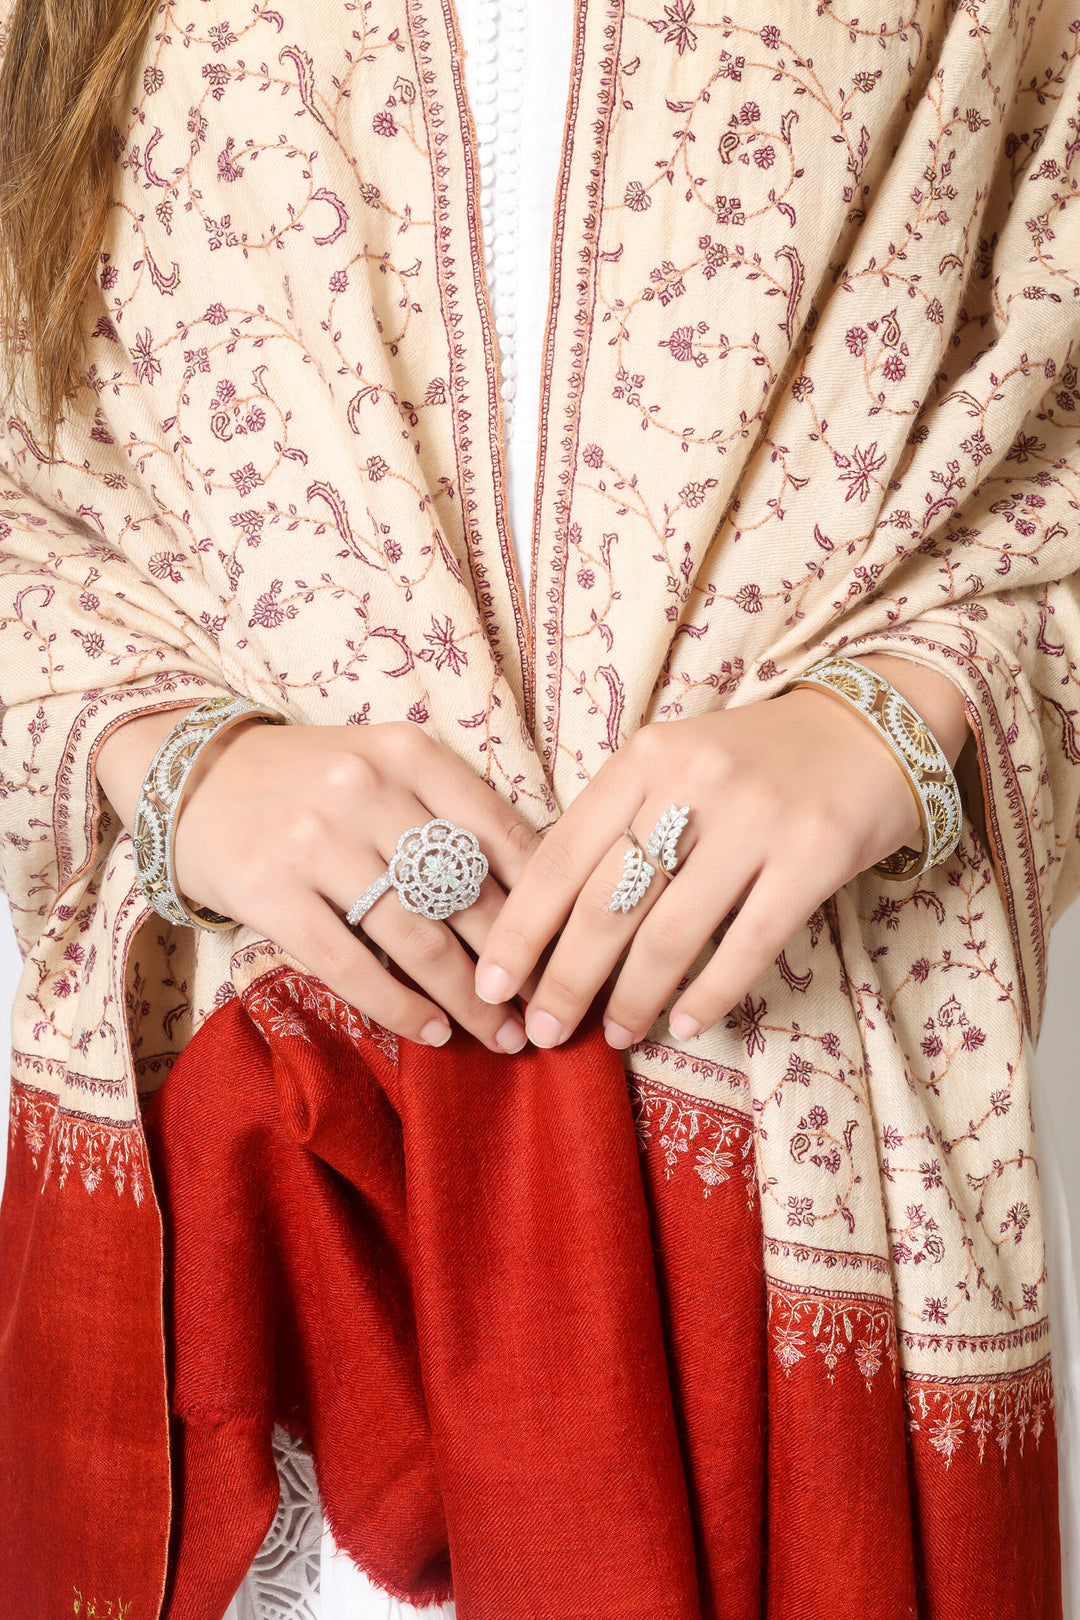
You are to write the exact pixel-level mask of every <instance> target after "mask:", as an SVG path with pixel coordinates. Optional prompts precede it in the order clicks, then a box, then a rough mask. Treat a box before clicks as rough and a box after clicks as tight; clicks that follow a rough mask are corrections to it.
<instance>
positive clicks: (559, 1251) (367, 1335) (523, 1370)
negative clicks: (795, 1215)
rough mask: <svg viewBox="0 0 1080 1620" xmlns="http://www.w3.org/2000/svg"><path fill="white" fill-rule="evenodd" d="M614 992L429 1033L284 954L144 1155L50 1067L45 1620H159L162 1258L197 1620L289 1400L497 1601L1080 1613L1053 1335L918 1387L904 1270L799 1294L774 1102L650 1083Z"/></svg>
mask: <svg viewBox="0 0 1080 1620" xmlns="http://www.w3.org/2000/svg"><path fill="white" fill-rule="evenodd" d="M597 1011H598V1009H597V1008H594V1010H593V1013H592V1015H591V1016H590V1018H589V1020H588V1021H587V1023H586V1024H584V1025H583V1026H582V1028H581V1029H580V1030H579V1031H578V1032H577V1034H576V1035H575V1037H574V1038H573V1040H572V1041H571V1042H569V1043H567V1045H566V1046H565V1047H564V1048H560V1049H556V1050H555V1051H553V1052H543V1051H539V1050H530V1049H526V1052H525V1053H524V1054H522V1055H520V1056H518V1057H515V1058H505V1059H502V1058H496V1057H495V1056H493V1055H490V1054H488V1053H487V1052H486V1050H485V1049H483V1048H482V1047H480V1046H479V1044H478V1043H477V1042H476V1041H475V1040H473V1039H472V1037H470V1036H468V1035H466V1034H464V1033H462V1032H459V1031H455V1034H454V1037H453V1038H452V1040H451V1042H450V1044H449V1046H448V1047H446V1048H443V1049H441V1050H440V1051H437V1052H436V1051H427V1050H426V1049H423V1048H420V1047H417V1046H416V1045H415V1044H413V1043H410V1042H402V1043H401V1044H400V1046H399V1045H398V1043H397V1042H396V1041H395V1040H394V1038H393V1037H392V1036H390V1035H388V1033H387V1032H386V1031H385V1030H382V1029H380V1027H379V1026H377V1025H372V1024H367V1023H365V1022H364V1021H362V1020H359V1019H358V1018H357V1016H356V1014H355V1012H352V1010H351V1009H348V1008H347V1007H346V1005H345V1004H344V1003H342V1002H341V1001H340V999H339V998H337V997H336V996H334V995H333V993H332V992H330V991H329V990H328V989H327V988H326V987H325V986H324V985H322V984H321V983H320V981H318V980H317V979H314V978H312V977H310V976H308V975H305V974H301V973H298V972H296V971H295V970H294V969H292V968H290V967H284V968H283V967H280V966H279V967H277V968H275V969H273V970H271V971H269V972H268V973H265V974H262V975H261V976H258V977H256V978H255V979H254V980H253V981H252V982H251V983H250V984H249V985H248V986H247V987H246V988H245V990H244V992H243V994H242V995H239V996H236V997H233V998H232V999H230V1000H229V1001H227V1002H226V1003H225V1004H224V1005H223V1006H221V1007H220V1008H218V1009H217V1010H216V1011H215V1012H214V1013H212V1014H211V1015H210V1017H209V1018H208V1019H207V1020H206V1021H205V1022H204V1023H203V1025H202V1026H201V1027H200V1029H199V1031H198V1032H197V1034H196V1035H195V1036H194V1037H193V1038H192V1040H191V1041H190V1042H189V1043H188V1045H187V1046H186V1047H185V1049H184V1050H183V1052H182V1053H181V1055H180V1057H179V1058H178V1059H177V1061H176V1063H175V1065H174V1067H173V1070H172V1072H171V1074H170V1076H169V1079H168V1081H167V1082H166V1084H165V1086H164V1087H163V1088H162V1089H161V1090H160V1091H159V1092H157V1093H156V1094H155V1095H154V1096H153V1097H152V1098H151V1099H150V1100H149V1102H148V1103H147V1105H146V1108H145V1111H144V1120H143V1124H144V1126H145V1132H146V1135H145V1143H144V1138H143V1136H142V1134H141V1133H140V1131H139V1130H138V1127H127V1128H121V1127H115V1128H114V1127H111V1126H110V1125H109V1124H108V1123H107V1122H101V1121H93V1122H92V1121H90V1120H88V1119H87V1120H82V1121H80V1120H79V1119H78V1118H77V1117H76V1116H74V1115H71V1114H70V1113H64V1114H63V1116H62V1117H61V1111H59V1110H58V1109H57V1105H56V1103H55V1100H54V1099H52V1098H50V1097H49V1096H48V1095H47V1094H46V1093H44V1092H41V1091H37V1092H35V1090H34V1088H33V1087H32V1086H31V1085H29V1084H27V1083H25V1082H22V1081H18V1082H17V1083H16V1098H15V1108H14V1113H13V1118H14V1120H15V1125H14V1129H15V1130H16V1132H17V1133H22V1134H23V1135H24V1136H25V1137H26V1139H27V1142H28V1145H29V1146H30V1147H31V1149H32V1150H33V1151H31V1152H20V1153H15V1154H12V1155H11V1168H10V1171H9V1178H8V1183H7V1188H6V1190H5V1205H6V1207H5V1211H4V1219H3V1221H0V1234H2V1247H0V1297H2V1298H3V1299H4V1301H5V1302H6V1305H7V1308H6V1311H5V1320H4V1334H5V1346H4V1354H3V1356H2V1357H0V1497H2V1500H3V1501H4V1503H5V1512H4V1515H3V1519H2V1523H3V1530H2V1537H3V1540H2V1546H0V1593H2V1594H4V1596H3V1598H2V1599H0V1613H2V1614H3V1616H4V1620H6V1617H7V1616H8V1615H11V1616H12V1620H14V1616H15V1615H16V1614H17V1615H18V1616H19V1617H20V1620H38V1617H40V1620H46V1617H48V1620H53V1617H54V1616H56V1615H57V1614H59V1613H62V1612H64V1613H66V1612H71V1611H70V1610H69V1608H68V1605H69V1604H70V1605H72V1608H73V1612H74V1613H75V1614H76V1615H83V1614H85V1615H88V1616H89V1615H93V1616H95V1617H96V1620H154V1617H155V1616H156V1615H157V1614H158V1612H159V1606H160V1602H161V1593H162V1575H163V1569H164V1564H165V1552H166V1543H167V1540H168V1535H169V1522H170V1515H171V1514H172V1502H171V1493H170V1442H169V1436H168V1434H167V1430H166V1415H165V1405H166V1403H165V1399H164V1394H165V1390H164V1380H163V1377H162V1333H161V1314H162V1313H161V1298H162V1296H161V1288H162V1279H163V1277H164V1278H167V1286H166V1290H165V1305H166V1329H167V1332H166V1343H167V1359H168V1389H169V1405H170V1407H171V1420H170V1421H171V1425H172V1430H173V1433H172V1445H171V1450H172V1468H173V1475H174V1479H173V1485H174V1487H175V1502H176V1507H175V1514H172V1517H173V1519H174V1523H173V1526H172V1531H173V1534H172V1547H171V1556H170V1559H169V1570H168V1599H167V1603H166V1607H165V1609H164V1610H163V1611H162V1612H163V1614H165V1615H167V1616H168V1620H220V1615H221V1613H222V1612H223V1610H224V1608H225V1606H226V1604H227V1602H228V1600H229V1598H230V1597H231V1595H232V1593H233V1591H234V1590H235V1587H236V1585H237V1584H238V1583H239V1581H240V1580H241V1579H242V1577H243V1575H244V1573H245V1571H246V1569H247V1567H248V1565H249V1563H250V1560H251V1558H252V1556H253V1554H254V1552H255V1551H256V1549H257V1548H258V1546H259V1544H260V1542H261V1540H262V1538H263V1536H264V1535H265V1533H266V1531H267V1529H268V1528H269V1526H270V1523H271V1522H272V1519H273V1515H274V1512H275V1509H276V1505H277V1494H278V1493H277V1479H276V1474H275V1472H274V1467H273V1458H272V1452H271V1436H272V1429H273V1424H274V1423H275V1422H280V1423H282V1424H283V1425H284V1426H285V1427H286V1428H288V1429H289V1430H290V1431H291V1432H292V1433H294V1434H299V1435H302V1436H303V1438H304V1439H305V1441H306V1442H307V1443H308V1444H309V1445H310V1446H311V1448H312V1452H313V1456H314V1461H315V1466H316V1473H317V1477H318V1480H319V1487H320V1492H321V1495H322V1498H323V1503H324V1508H325V1511H326V1514H327V1517H328V1520H329V1522H330V1524H331V1527H332V1528H333V1531H334V1534H335V1537H336V1539H337V1540H338V1542H339V1544H340V1545H342V1546H343V1547H345V1548H346V1549H347V1550H348V1551H349V1552H350V1553H351V1554H352V1556H353V1557H354V1558H355V1559H356V1561H357V1562H358V1563H359V1564H360V1565H361V1566H362V1567H364V1568H365V1569H367V1570H368V1572H369V1573H370V1574H371V1575H372V1576H373V1577H374V1578H375V1579H376V1580H377V1581H379V1582H381V1583H382V1584H383V1585H384V1586H385V1587H386V1588H387V1589H388V1590H390V1591H393V1592H395V1593H396V1594H397V1595H398V1596H400V1597H402V1598H406V1599H411V1600H413V1601H426V1600H429V1599H432V1598H440V1597H445V1596H448V1595H450V1593H451V1590H452V1591H453V1594H454V1596H455V1598H456V1601H457V1605H458V1612H459V1616H460V1620H472V1617H475V1616H480V1615H482V1616H483V1617H484V1620H502V1617H506V1620H511V1617H513V1620H521V1617H522V1616H526V1615H534V1616H541V1615H542V1616H544V1617H545V1620H571V1617H579V1616H580V1617H584V1616H586V1615H588V1616H590V1617H592V1620H596V1617H601V1620H602V1617H603V1616H605V1615H610V1616H615V1615H619V1616H625V1614H626V1613H627V1604H628V1603H630V1604H631V1606H632V1608H633V1610H634V1612H635V1613H639V1614H642V1615H649V1616H653V1617H656V1620H666V1617H670V1620H676V1617H678V1620H699V1617H701V1620H705V1617H721V1616H724V1617H727V1616H731V1617H736V1616H737V1617H747V1620H749V1617H750V1616H758V1615H764V1616H767V1617H768V1620H791V1617H793V1616H795V1615H811V1614H825V1613H828V1614H829V1615H830V1616H831V1617H834V1620H847V1617H849V1616H850V1617H851V1620H856V1617H858V1620H872V1617H875V1616H881V1617H885V1616H889V1617H892V1616H901V1615H903V1616H912V1617H914V1616H919V1617H923V1616H926V1617H932V1620H960V1617H961V1616H962V1617H963V1620H969V1617H970V1616H972V1615H975V1614H982V1615H985V1616H987V1617H989V1616H994V1617H998V1616H1004V1615H1009V1616H1010V1620H1012V1617H1017V1620H1036V1617H1037V1620H1057V1617H1059V1616H1060V1614H1061V1591H1060V1549H1059V1544H1058V1524H1057V1452H1056V1441H1055V1431H1054V1422H1053V1406H1052V1391H1051V1382H1050V1365H1049V1357H1048V1356H1046V1357H1044V1358H1043V1359H1042V1360H1040V1361H1038V1362H1037V1363H1036V1364H1035V1365H1034V1367H1031V1368H1029V1369H1028V1370H1027V1371H1025V1372H1022V1373H1018V1374H1016V1375H1010V1376H1005V1377H998V1378H995V1377H988V1378H984V1379H980V1378H979V1376H978V1371H977V1367H976V1366H973V1370H972V1372H971V1373H970V1374H968V1375H966V1376H965V1377H963V1378H962V1379H959V1378H947V1377H946V1378H941V1379H926V1378H921V1379H911V1378H905V1376H904V1375H903V1374H902V1372H901V1370H900V1368H899V1365H898V1356H897V1344H896V1330H895V1325H894V1320H893V1315H892V1311H891V1309H890V1308H889V1307H888V1304H887V1302H883V1301H882V1300H881V1298H880V1296H879V1295H876V1294H873V1293H871V1292H868V1291H866V1290H865V1289H862V1290H860V1288H859V1281H860V1275H861V1276H862V1277H869V1276H871V1275H873V1274H874V1272H875V1271H876V1270H877V1269H878V1268H880V1267H881V1266H882V1265H884V1264H885V1262H884V1261H883V1260H882V1259H881V1258H880V1257H877V1256H872V1255H866V1256H860V1255H847V1256H843V1257H841V1256H839V1255H838V1256H837V1266H838V1268H839V1270H840V1272H841V1275H840V1276H838V1278H837V1286H836V1288H835V1289H830V1290H824V1289H821V1288H812V1287H810V1286H805V1287H801V1288H794V1287H791V1286H782V1285H779V1284H776V1283H774V1282H772V1281H770V1279H769V1278H768V1277H767V1275H766V1264H767V1259H768V1253H767V1246H766V1245H765V1244H764V1243H763V1238H762V1231H761V1224H760V1217H759V1208H758V1197H757V1188H756V1178H755V1168H754V1143H753V1124H752V1121H751V1120H750V1119H748V1118H747V1117H746V1116H745V1115H744V1114H743V1113H742V1112H741V1111H740V1110H739V1109H738V1108H736V1107H734V1106H730V1107H729V1106H726V1105H722V1104H714V1103H703V1102H702V1101H701V1100H700V1099H696V1098H692V1097H690V1096H688V1095H687V1094H685V1093H681V1092H680V1091H679V1090H678V1088H677V1087H676V1086H668V1085H664V1084H659V1083H657V1082H656V1081H653V1080H644V1079H638V1078H637V1077H635V1076H634V1075H633V1074H631V1076H630V1082H629V1088H628V1085H627V1075H626V1071H625V1068H624V1066H623V1059H622V1057H621V1055H619V1054H617V1053H613V1052H612V1051H611V1050H610V1049H609V1048H608V1047H607V1045H606V1043H605V1042H604V1040H603V1036H602V1032H601V1030H600V1027H599V1019H598V1016H597ZM346 1014H351V1016H346ZM147 1147H148V1150H149V1153H148V1156H147ZM139 1177H141V1178H142V1180H141V1182H140V1181H139V1180H138V1178H139ZM151 1187H152V1188H153V1190H154V1191H155V1193H156V1194H157V1199H158V1201H159V1203H156V1202H155V1199H154V1198H148V1197H146V1196H145V1195H144V1191H143V1189H145V1190H150V1189H151ZM133 1205H134V1209H133V1207H132V1206H133ZM159 1207H160V1210H161V1211H162V1213H163V1216H164V1249H163V1245H162V1225H161V1223H160V1222H159V1219H158V1208H159ZM804 1247H805V1246H804V1245H800V1244H798V1243H793V1244H792V1245H791V1246H790V1249H789V1250H788V1253H789V1255H794V1256H795V1257H796V1258H798V1257H799V1256H800V1253H801V1251H802V1249H803V1248H804ZM31 1253H32V1254H33V1255H34V1257H35V1262H36V1263H35V1265H34V1267H33V1269H32V1270H31V1269H30V1268H29V1267H28V1266H26V1265H25V1263H24V1259H25V1256H26V1255H28V1254H31ZM809 1257H810V1251H809V1250H807V1258H809ZM103 1300H108V1301H109V1302H110V1305H109V1309H108V1310H103V1309H102V1308H101V1302H102V1301H103ZM116 1302H119V1305H118V1306H117V1303H116ZM942 1347H943V1348H945V1346H944V1343H943V1346H942ZM981 1347H982V1345H981V1343H980V1345H979V1346H978V1347H977V1346H976V1345H975V1344H974V1343H972V1344H971V1345H970V1347H969V1348H970V1350H971V1352H972V1355H973V1357H974V1356H975V1355H977V1353H978V1349H979V1348H981ZM948 1348H950V1349H955V1348H963V1347H962V1346H958V1345H957V1343H956V1341H955V1340H950V1341H949V1345H948ZM119 1527H122V1530H121V1529H120V1528H119ZM451 1564H452V1567H453V1582H452V1585H451V1578H450V1570H451Z"/></svg>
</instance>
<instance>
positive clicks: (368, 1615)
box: [223, 1427, 455, 1620]
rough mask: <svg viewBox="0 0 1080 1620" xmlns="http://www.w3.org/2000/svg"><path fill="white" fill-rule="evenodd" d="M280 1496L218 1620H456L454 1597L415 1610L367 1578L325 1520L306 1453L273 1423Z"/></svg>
mask: <svg viewBox="0 0 1080 1620" xmlns="http://www.w3.org/2000/svg"><path fill="white" fill-rule="evenodd" d="M274 1461H275V1463H276V1464H277V1471H278V1484H279V1487H280V1491H281V1500H280V1502H279V1505H278V1511H277V1514H276V1516H275V1518H274V1522H273V1524H272V1525H271V1527H270V1530H269V1532H268V1533H267V1537H266V1540H265V1541H264V1542H263V1544H262V1546H261V1547H260V1548H259V1550H258V1552H257V1553H256V1554H255V1558H254V1560H253V1562H252V1565H251V1568H250V1569H249V1570H248V1572H247V1574H246V1575H245V1577H244V1580H243V1583H242V1584H241V1586H240V1589H239V1591H238V1592H237V1594H236V1596H235V1597H234V1598H233V1600H232V1602H231V1603H230V1605H229V1607H228V1609H227V1611H226V1613H225V1615H224V1617H223V1620H436V1617H442V1620H454V1613H455V1610H454V1605H453V1603H445V1604H436V1605H433V1606H432V1607H431V1608H425V1609H417V1608H414V1607H413V1606H412V1605H411V1604H408V1603H399V1602H398V1600H397V1599H396V1598H392V1597H391V1596H390V1594H389V1593H388V1592H384V1591H383V1590H382V1588H381V1587H378V1586H375V1585H374V1583H373V1582H372V1581H369V1580H368V1578H367V1576H366V1575H365V1574H364V1573H363V1571H362V1570H360V1569H358V1568H357V1566H356V1565H355V1564H354V1563H353V1561H352V1559H351V1558H350V1557H349V1556H348V1554H347V1553H344V1552H342V1551H341V1550H340V1549H339V1548H338V1547H337V1546H336V1545H335V1543H334V1538H333V1536H332V1535H331V1534H330V1531H329V1529H328V1528H327V1527H326V1525H325V1524H324V1522H323V1515H322V1505H321V1503H320V1501H319V1491H318V1486H317V1485H316V1482H315V1469H314V1466H313V1464H312V1461H311V1454H310V1452H309V1451H308V1450H307V1447H306V1446H305V1445H304V1444H303V1443H302V1442H301V1441H299V1440H294V1439H293V1438H292V1437H291V1436H290V1435H288V1434H287V1433H286V1432H285V1430H284V1429H282V1428H280V1427H278V1428H275V1429H274Z"/></svg>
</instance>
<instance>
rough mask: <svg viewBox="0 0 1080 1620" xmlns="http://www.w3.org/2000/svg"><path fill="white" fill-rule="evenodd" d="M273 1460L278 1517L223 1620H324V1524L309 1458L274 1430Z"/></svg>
mask: <svg viewBox="0 0 1080 1620" xmlns="http://www.w3.org/2000/svg"><path fill="white" fill-rule="evenodd" d="M274 1461H275V1462H276V1463H277V1469H278V1480H279V1483H280V1486H281V1501H280V1503H279V1504H278V1510H277V1516H276V1518H275V1519H274V1522H273V1524H272V1525H271V1526H270V1530H269V1532H268V1533H267V1537H266V1540H265V1541H264V1542H263V1544H262V1546H261V1547H260V1548H259V1551H258V1552H257V1553H256V1555H255V1560H254V1562H253V1563H252V1566H251V1568H250V1569H249V1571H248V1573H247V1575H246V1576H245V1577H244V1582H243V1585H242V1586H241V1587H240V1590H239V1591H238V1592H237V1594H236V1596H235V1598H234V1599H233V1601H232V1604H231V1605H230V1608H229V1610H228V1613H227V1615H226V1617H225V1620H322V1606H321V1604H320V1602H319V1571H320V1565H321V1562H322V1553H321V1545H322V1534H323V1520H322V1511H321V1509H320V1507H319V1493H318V1490H317V1488H316V1485H315V1469H314V1467H313V1465H312V1461H311V1455H310V1453H309V1452H308V1450H307V1448H306V1447H305V1446H304V1445H302V1444H301V1442H300V1441H299V1440H294V1439H293V1438H292V1437H291V1436H290V1435H288V1434H286V1432H285V1430H284V1429H281V1428H275V1430H274Z"/></svg>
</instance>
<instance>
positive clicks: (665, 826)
mask: <svg viewBox="0 0 1080 1620" xmlns="http://www.w3.org/2000/svg"><path fill="white" fill-rule="evenodd" d="M689 819H690V806H689V805H688V804H684V805H681V806H680V805H677V804H673V805H670V806H669V808H668V809H667V810H665V811H664V813H663V815H662V816H660V817H659V819H658V820H657V823H656V826H655V827H654V828H653V830H652V837H651V838H650V839H649V842H648V843H647V844H646V845H645V853H646V855H657V856H659V858H660V865H661V866H662V867H663V868H664V871H665V872H674V870H675V868H676V866H678V864H679V857H678V856H677V855H676V853H675V848H676V845H677V844H678V842H679V839H680V838H681V837H682V831H683V828H684V827H685V826H686V823H687V822H688V821H689Z"/></svg>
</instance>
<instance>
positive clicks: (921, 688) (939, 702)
mask: <svg viewBox="0 0 1080 1620" xmlns="http://www.w3.org/2000/svg"><path fill="white" fill-rule="evenodd" d="M843 656H844V657H845V658H846V657H848V656H849V654H847V653H845V654H844V655H843ZM852 662H853V663H857V664H865V665H866V666H867V668H868V669H872V670H873V671H874V673H875V674H877V675H880V676H881V678H882V680H885V681H888V682H889V685H890V686H895V688H896V690H897V691H898V692H899V693H900V696H901V697H902V698H904V699H905V700H906V701H907V702H908V703H910V704H911V707H912V708H913V709H914V710H915V713H916V714H917V715H918V716H919V718H920V719H921V720H922V721H923V722H924V723H925V725H926V726H927V728H928V729H929V731H930V732H931V733H932V735H933V737H934V740H935V741H936V743H937V745H938V747H939V748H940V749H941V752H942V753H943V754H944V755H945V758H946V759H947V760H948V762H949V764H950V766H954V765H955V764H956V761H957V760H958V759H959V757H960V754H961V752H962V750H963V747H964V744H965V743H966V742H967V740H968V738H969V737H970V736H971V728H970V726H969V724H968V718H967V709H966V707H965V704H964V699H963V695H962V694H961V692H960V689H959V687H958V686H956V685H955V683H954V682H953V681H951V680H950V679H949V677H948V676H947V675H942V674H940V673H939V671H938V670H936V669H931V668H930V666H929V665H928V664H920V663H916V661H915V660H914V659H913V658H904V657H900V656H897V655H896V654H893V653H877V652H874V653H861V654H857V655H855V656H853V657H852Z"/></svg>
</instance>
